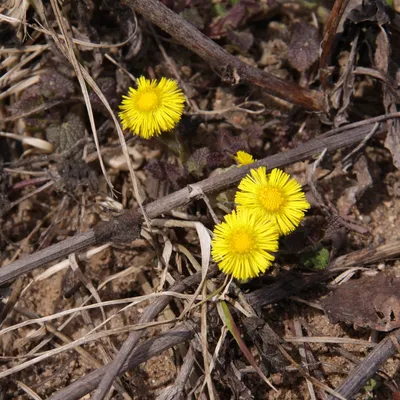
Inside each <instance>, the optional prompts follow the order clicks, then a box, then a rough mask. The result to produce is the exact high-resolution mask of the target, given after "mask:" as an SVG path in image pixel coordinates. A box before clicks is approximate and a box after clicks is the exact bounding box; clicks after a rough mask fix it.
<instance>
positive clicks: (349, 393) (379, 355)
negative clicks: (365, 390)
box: [329, 329, 400, 400]
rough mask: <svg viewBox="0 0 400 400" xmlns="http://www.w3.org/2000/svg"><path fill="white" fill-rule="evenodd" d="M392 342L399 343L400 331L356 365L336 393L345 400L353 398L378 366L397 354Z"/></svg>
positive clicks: (333, 397) (334, 397) (330, 397)
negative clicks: (345, 399)
mask: <svg viewBox="0 0 400 400" xmlns="http://www.w3.org/2000/svg"><path fill="white" fill-rule="evenodd" d="M393 341H395V342H399V341H400V329H397V330H396V331H394V332H392V333H390V334H389V335H388V336H386V338H385V339H383V340H382V341H381V342H380V343H379V344H378V345H377V346H376V347H375V348H374V349H373V350H372V351H371V353H369V354H368V355H367V356H366V357H365V358H364V360H362V361H361V362H360V363H359V364H358V365H357V367H356V368H355V369H354V370H353V371H352V373H351V374H350V376H348V377H347V379H346V380H345V381H344V382H343V383H342V384H341V385H340V386H339V387H338V388H337V389H336V392H337V393H340V394H341V395H342V396H344V397H346V398H347V399H351V398H353V396H354V395H355V394H356V393H358V391H359V390H360V389H361V388H362V387H363V386H364V385H365V384H366V383H367V381H368V380H369V379H371V378H372V377H373V376H374V375H375V374H376V372H377V371H378V369H379V368H380V366H381V365H382V364H383V363H384V362H386V361H387V360H388V359H389V358H390V357H391V356H392V355H394V354H395V353H396V352H397V348H396V346H395V345H394V343H393ZM336 399H337V397H336V396H333V395H332V396H329V400H336Z"/></svg>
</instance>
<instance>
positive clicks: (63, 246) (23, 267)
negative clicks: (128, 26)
mask: <svg viewBox="0 0 400 400" xmlns="http://www.w3.org/2000/svg"><path fill="white" fill-rule="evenodd" d="M372 127H373V124H370V125H364V126H360V127H357V128H354V129H351V130H349V131H346V132H343V133H340V134H337V135H333V136H328V137H323V138H315V139H312V140H310V141H308V142H306V143H304V144H302V145H300V146H299V147H297V148H295V149H291V150H288V151H286V152H283V153H278V154H274V155H273V156H269V157H266V158H263V159H262V160H259V161H257V162H255V163H253V164H249V165H245V166H243V167H241V168H231V169H229V170H226V171H223V172H221V173H219V174H215V175H213V176H211V177H209V178H207V179H204V180H203V181H200V182H198V183H196V184H195V185H191V186H188V187H185V188H184V189H180V190H178V191H176V192H174V193H171V194H169V195H168V196H165V197H163V198H161V199H158V200H155V201H153V202H152V203H149V204H147V205H146V206H145V211H146V213H147V215H148V216H149V218H156V217H158V216H159V215H161V214H165V213H167V212H169V211H171V210H173V209H174V208H177V207H181V206H183V205H185V204H188V203H190V202H191V201H192V200H193V198H194V197H193V195H192V193H193V192H194V190H193V188H194V187H197V188H199V189H200V190H201V191H202V192H203V193H205V194H208V193H211V192H217V191H220V190H224V189H226V188H228V187H230V186H232V185H234V184H236V183H237V182H239V181H240V179H242V178H243V177H244V176H245V175H246V174H247V173H248V172H249V171H250V169H252V168H257V167H260V166H266V167H267V168H268V169H271V168H277V167H283V166H285V165H288V164H293V163H295V162H298V161H303V160H306V159H308V158H311V157H313V156H314V155H318V154H320V153H321V152H322V151H323V150H324V149H327V151H328V152H329V151H334V150H337V149H340V148H344V147H348V146H351V145H353V144H355V143H358V142H360V141H362V140H363V139H364V138H365V135H367V134H368V133H369V132H370V131H371V128H372ZM136 218H137V217H136V216H135V214H134V213H132V214H129V212H127V213H126V214H124V215H123V217H121V218H119V220H117V219H114V220H111V221H110V222H103V223H101V226H100V227H98V229H94V230H90V231H88V232H85V233H81V234H78V235H77V236H74V237H73V238H71V239H66V240H64V241H62V242H60V243H57V244H55V245H52V246H50V247H48V248H46V249H44V250H41V251H38V252H36V253H35V254H33V255H30V256H26V257H24V258H23V259H21V260H18V261H15V262H13V263H11V264H9V265H7V266H5V267H2V268H0V285H2V284H4V283H7V282H10V281H12V280H14V279H15V278H17V277H18V276H20V275H22V274H24V273H27V272H30V271H32V270H34V269H35V268H38V267H40V266H42V265H44V264H46V263H48V262H51V261H54V260H57V259H59V258H61V257H64V256H66V255H68V254H71V253H73V252H74V251H79V250H83V249H84V248H85V247H87V246H90V245H95V244H100V243H104V242H105V241H110V240H120V239H122V240H125V237H122V238H121V237H120V236H121V232H122V233H124V235H122V236H126V239H129V238H130V239H131V240H133V238H134V235H135V234H136V233H137V232H138V226H137V223H136V226H135V224H134V223H131V221H135V220H136ZM32 259H33V262H32V261H31V260H32Z"/></svg>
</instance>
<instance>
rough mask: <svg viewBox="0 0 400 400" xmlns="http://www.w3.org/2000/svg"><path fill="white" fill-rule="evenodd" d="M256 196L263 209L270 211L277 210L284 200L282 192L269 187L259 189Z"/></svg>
mask: <svg viewBox="0 0 400 400" xmlns="http://www.w3.org/2000/svg"><path fill="white" fill-rule="evenodd" d="M258 198H259V201H260V203H261V205H262V206H263V207H264V208H265V210H266V211H270V212H276V211H278V210H279V209H280V208H281V206H282V205H283V203H284V202H285V198H284V197H283V195H282V192H281V191H280V190H279V189H277V188H271V187H268V188H264V189H261V190H260V192H259V195H258Z"/></svg>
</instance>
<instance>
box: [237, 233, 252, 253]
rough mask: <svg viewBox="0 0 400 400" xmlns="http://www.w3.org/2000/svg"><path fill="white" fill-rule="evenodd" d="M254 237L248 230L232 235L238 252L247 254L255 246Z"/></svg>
mask: <svg viewBox="0 0 400 400" xmlns="http://www.w3.org/2000/svg"><path fill="white" fill-rule="evenodd" d="M253 241H254V240H253V237H252V236H251V235H250V234H249V233H247V232H236V233H234V234H233V235H232V248H233V251H234V252H236V253H238V254H247V253H248V252H249V251H250V250H251V249H252V248H253Z"/></svg>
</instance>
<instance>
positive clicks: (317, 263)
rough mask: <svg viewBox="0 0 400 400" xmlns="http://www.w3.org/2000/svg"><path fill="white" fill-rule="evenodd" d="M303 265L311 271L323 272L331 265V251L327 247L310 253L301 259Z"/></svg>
mask: <svg viewBox="0 0 400 400" xmlns="http://www.w3.org/2000/svg"><path fill="white" fill-rule="evenodd" d="M301 262H302V264H303V265H304V266H305V267H307V268H311V269H316V270H323V269H325V268H326V267H327V266H328V264H329V250H328V249H327V248H325V247H322V248H320V249H317V250H315V251H313V252H308V253H306V254H304V255H303V256H302V257H301Z"/></svg>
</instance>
